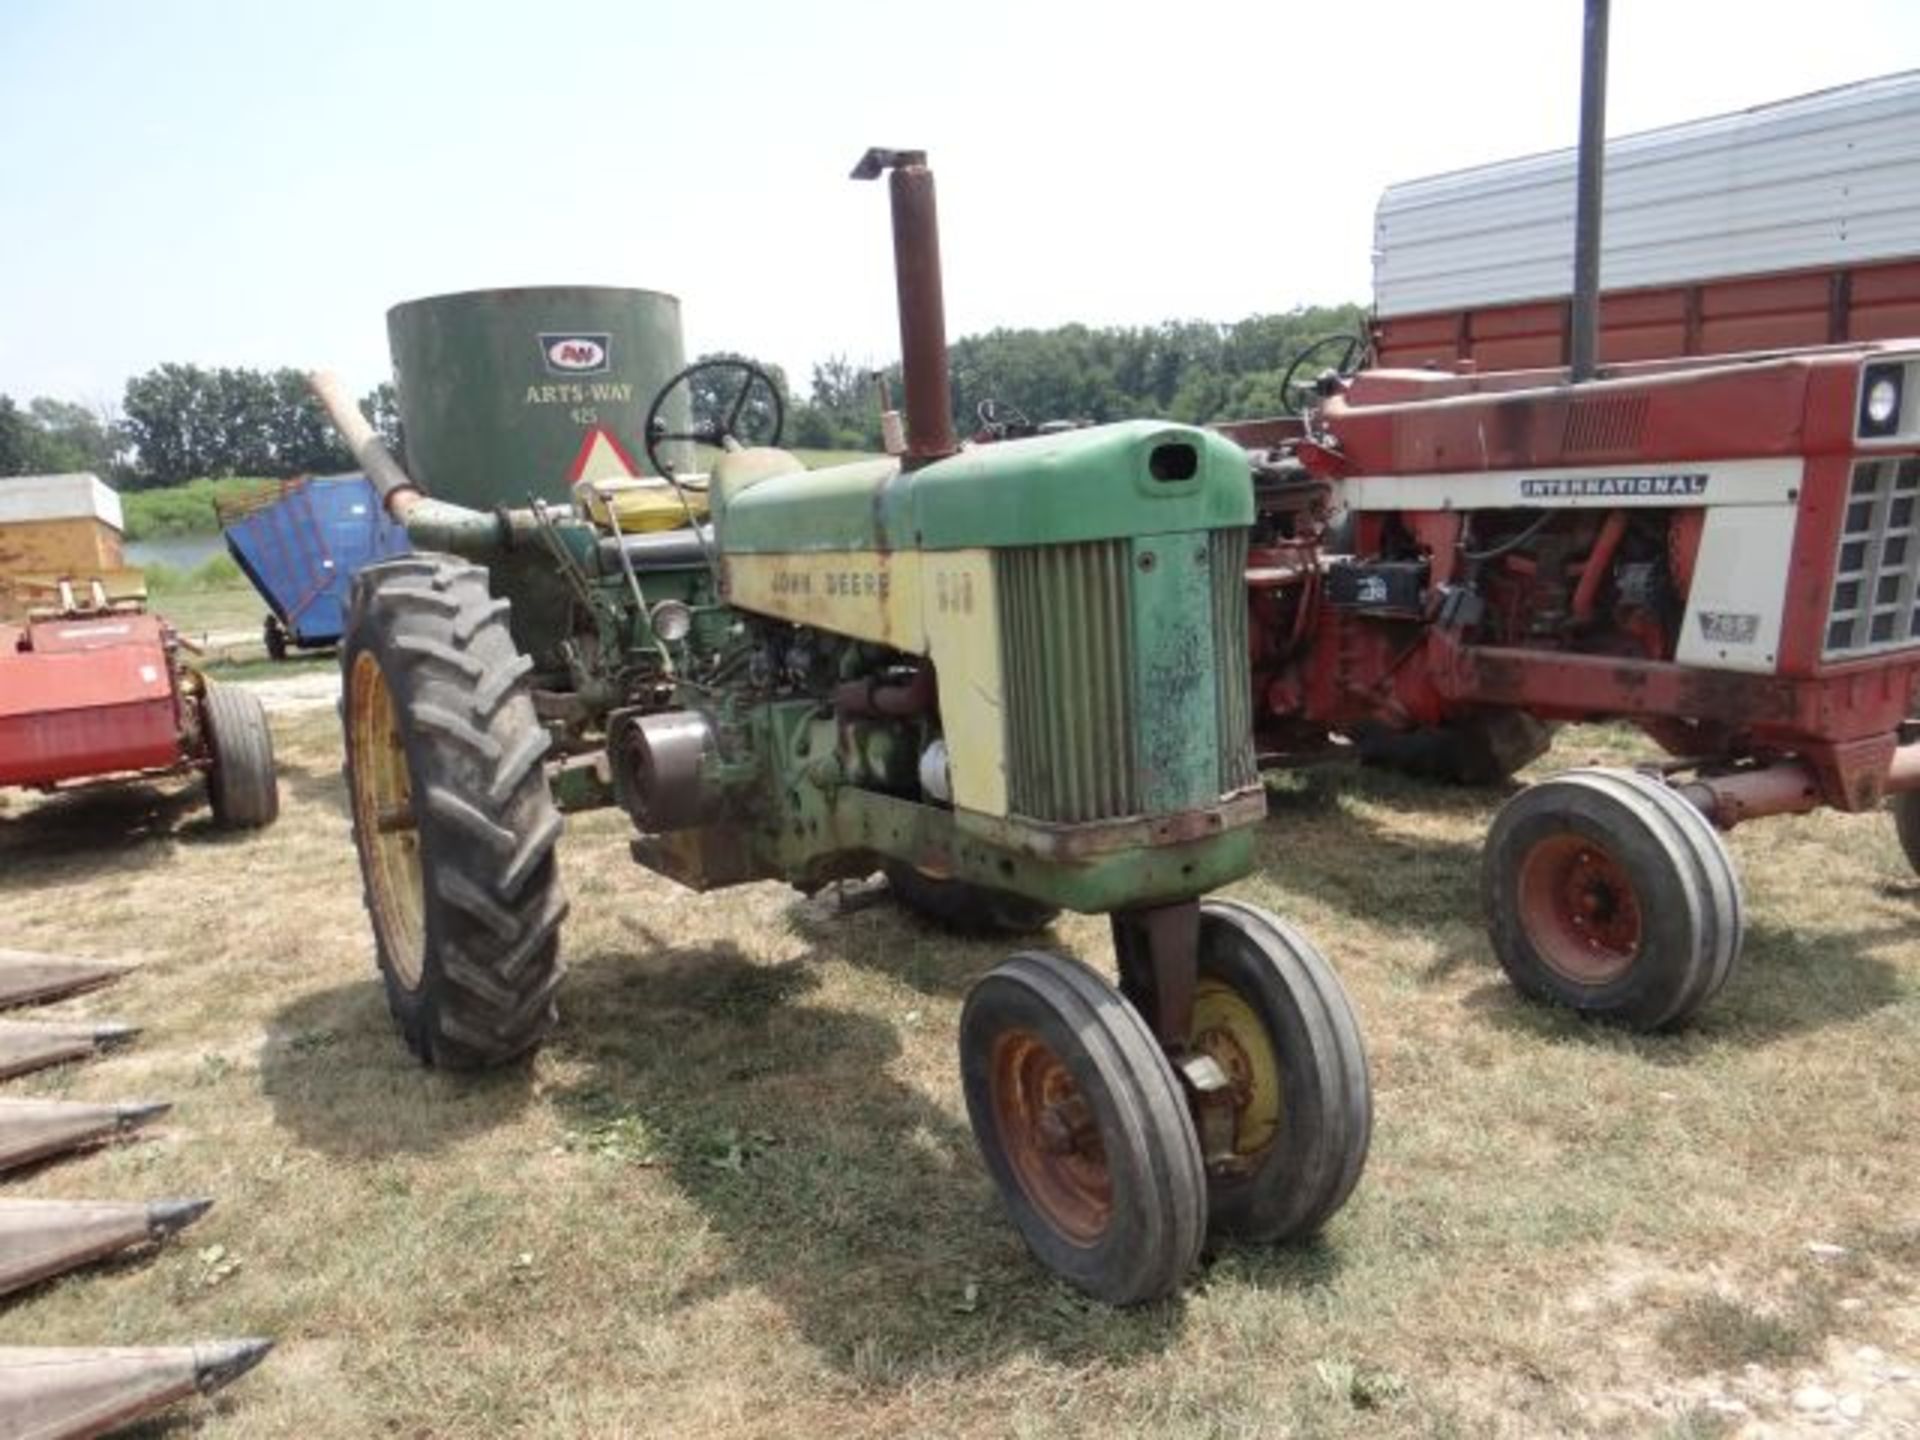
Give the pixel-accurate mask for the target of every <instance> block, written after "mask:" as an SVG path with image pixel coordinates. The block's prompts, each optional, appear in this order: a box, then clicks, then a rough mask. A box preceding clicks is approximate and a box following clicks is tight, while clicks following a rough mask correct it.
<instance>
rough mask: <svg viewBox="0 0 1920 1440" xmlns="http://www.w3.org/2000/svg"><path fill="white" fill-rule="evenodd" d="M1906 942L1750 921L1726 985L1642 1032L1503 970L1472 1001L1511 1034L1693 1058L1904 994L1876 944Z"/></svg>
mask: <svg viewBox="0 0 1920 1440" xmlns="http://www.w3.org/2000/svg"><path fill="white" fill-rule="evenodd" d="M1903 943H1911V933H1910V932H1909V931H1908V930H1906V929H1904V928H1902V927H1898V926H1891V927H1886V928H1882V929H1856V930H1850V931H1846V932H1844V933H1841V934H1831V933H1829V934H1822V935H1814V936H1808V935H1800V934H1797V933H1796V932H1794V931H1792V930H1787V929H1784V928H1782V927H1780V926H1776V925H1769V924H1758V925H1750V926H1749V927H1748V929H1747V936H1746V946H1745V948H1744V950H1743V951H1742V955H1741V960H1740V962H1739V963H1737V964H1736V965H1735V967H1734V971H1733V974H1732V975H1731V976H1729V977H1728V980H1727V984H1726V987H1725V988H1724V989H1723V990H1721V992H1720V993H1719V994H1718V995H1716V996H1715V997H1714V998H1713V999H1712V1000H1710V1001H1709V1002H1708V1003H1707V1006H1706V1008H1705V1009H1704V1010H1702V1011H1701V1012H1700V1013H1699V1014H1698V1015H1696V1016H1695V1017H1694V1018H1693V1020H1692V1021H1690V1022H1689V1023H1687V1024H1686V1025H1684V1026H1682V1027H1680V1028H1679V1029H1676V1030H1672V1031H1668V1032H1665V1033H1662V1034H1658V1035H1639V1034H1633V1033H1631V1032H1628V1031H1625V1030H1622V1029H1620V1028H1619V1027H1617V1026H1613V1025H1608V1024H1606V1023H1604V1022H1601V1021H1595V1020H1591V1019H1588V1018H1586V1017H1584V1016H1581V1015H1578V1014H1575V1013H1574V1012H1573V1011H1571V1010H1567V1009H1563V1008H1559V1007H1555V1006H1551V1005H1543V1004H1541V1003H1539V1002H1537V1001H1533V1000H1529V999H1527V998H1526V997H1525V996H1523V995H1522V994H1521V993H1520V992H1519V991H1518V990H1516V989H1514V988H1513V986H1511V985H1509V984H1508V983H1506V980H1505V979H1504V977H1497V978H1495V979H1492V980H1490V981H1489V982H1488V983H1487V984H1485V985H1482V986H1479V987H1477V988H1476V989H1475V990H1473V991H1472V992H1471V993H1470V994H1469V995H1468V996H1467V998H1466V1001H1465V1004H1466V1006H1467V1008H1469V1009H1470V1010H1473V1011H1475V1012H1476V1013H1477V1014H1479V1015H1480V1016H1481V1017H1482V1018H1484V1019H1485V1020H1486V1021H1487V1022H1488V1023H1489V1024H1490V1025H1492V1026H1494V1027H1496V1028H1498V1029H1500V1030H1504V1031H1507V1032H1508V1033H1510V1034H1516V1035H1523V1036H1527V1037H1529V1038H1532V1039H1535V1040H1543V1041H1546V1042H1548V1043H1552V1044H1598V1045H1606V1046H1612V1047H1620V1046H1624V1047H1626V1048H1628V1049H1631V1050H1633V1051H1634V1052H1635V1053H1636V1054H1638V1055H1639V1056H1640V1057H1641V1058H1643V1059H1645V1060H1648V1061H1651V1062H1653V1063H1655V1064H1660V1065H1684V1064H1687V1063H1690V1062H1691V1061H1693V1060H1695V1059H1696V1058H1698V1057H1699V1056H1700V1055H1702V1054H1703V1053H1704V1052H1705V1051H1707V1050H1709V1049H1712V1048H1715V1047H1718V1046H1721V1045H1728V1044H1731V1045H1735V1046H1741V1047H1749V1048H1751V1047H1757V1046H1761V1045H1768V1044H1772V1043H1773V1042H1775V1041H1777V1040H1783V1039H1786V1038H1789V1037H1791V1036H1794V1035H1800V1034H1806V1033H1809V1032H1811V1031H1816V1030H1821V1029H1825V1028H1827V1027H1828V1026H1832V1025H1844V1024H1849V1023H1851V1022H1853V1021H1855V1020H1859V1019H1861V1018H1863V1017H1864V1016H1867V1015H1870V1014H1872V1013H1873V1012H1875V1011H1876V1010H1881V1009H1884V1008H1885V1007H1887V1006H1889V1005H1894V1004H1897V1003H1898V1002H1899V1001H1900V999H1901V998H1902V994H1903V989H1902V982H1901V975H1900V970H1899V968H1898V967H1897V966H1896V965H1894V964H1893V963H1892V962H1891V961H1889V960H1886V959H1883V958H1882V957H1881V956H1880V955H1878V954H1876V953H1875V952H1876V951H1878V950H1881V949H1885V948H1891V947H1894V946H1898V945H1900V944H1903Z"/></svg>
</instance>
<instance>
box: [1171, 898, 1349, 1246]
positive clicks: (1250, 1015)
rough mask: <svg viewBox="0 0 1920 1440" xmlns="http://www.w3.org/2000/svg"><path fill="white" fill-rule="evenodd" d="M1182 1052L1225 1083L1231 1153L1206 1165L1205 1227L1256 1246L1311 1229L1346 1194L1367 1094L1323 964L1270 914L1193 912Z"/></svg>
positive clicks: (1217, 903) (1342, 994)
mask: <svg viewBox="0 0 1920 1440" xmlns="http://www.w3.org/2000/svg"><path fill="white" fill-rule="evenodd" d="M1197 980H1198V983H1197V985H1196V987H1195V993H1194V1026H1193V1033H1192V1034H1191V1035H1190V1036H1189V1039H1188V1045H1189V1048H1190V1049H1191V1050H1192V1051H1193V1052H1194V1053H1196V1054H1204V1055H1210V1056H1212V1057H1213V1058H1214V1059H1215V1060H1216V1061H1218V1062H1219V1063H1220V1065H1221V1066H1222V1068H1224V1069H1225V1070H1226V1072H1227V1074H1228V1076H1229V1078H1230V1079H1231V1080H1232V1082H1233V1089H1234V1095H1235V1101H1236V1105H1235V1110H1236V1113H1235V1117H1234V1120H1235V1128H1234V1135H1233V1151H1234V1153H1233V1156H1232V1158H1231V1159H1230V1160H1227V1161H1225V1162H1221V1163H1214V1162H1212V1161H1210V1162H1209V1164H1208V1166H1207V1202H1208V1217H1207V1223H1208V1227H1209V1228H1210V1229H1211V1230H1212V1231H1214V1232H1215V1233H1216V1234H1221V1235H1232V1236H1236V1237H1238V1238H1240V1239H1245V1240H1255V1241H1262V1242H1267V1241H1277V1240H1291V1239H1297V1238H1299V1237H1301V1236H1305V1235H1311V1234H1312V1233H1313V1232H1314V1231H1315V1230H1318V1229H1319V1228H1320V1226H1321V1225H1322V1224H1324V1223H1325V1222H1326V1221H1327V1220H1328V1219H1329V1218H1330V1217H1331V1216H1332V1215H1333V1214H1334V1212H1335V1211H1337V1210H1338V1209H1339V1208H1340V1207H1341V1206H1342V1205H1344V1204H1346V1202H1347V1197H1348V1196H1350V1195H1351V1194H1352V1193H1353V1187H1354V1186H1355V1184H1357V1183H1358V1181H1359V1179H1360V1172H1361V1171H1362V1170H1363V1169H1364V1168H1365V1167H1366V1163H1367V1150H1368V1147H1369V1145H1370V1143H1371V1141H1372V1137H1373V1089H1372V1084H1371V1082H1370V1080H1369V1078H1368V1074H1367V1052H1366V1047H1365V1045H1364V1044H1363V1043H1362V1041H1361V1038H1360V1024H1359V1021H1358V1020H1357V1019H1356V1018H1355V1016H1354V1013H1353V1005H1352V1002H1351V1001H1349V1000H1348V999H1347V992H1346V989H1345V987H1344V986H1342V985H1341V983H1340V977H1339V976H1337V975H1336V974H1334V971H1333V967H1332V966H1331V965H1329V964H1328V963H1327V961H1326V959H1325V958H1324V957H1323V956H1322V955H1321V954H1320V952H1319V951H1318V950H1316V949H1315V948H1314V947H1313V945H1312V944H1311V943H1310V942H1309V941H1308V940H1307V939H1306V937H1305V936H1303V935H1301V934H1300V933H1299V932H1298V931H1297V930H1295V929H1293V928H1292V927H1291V926H1290V925H1288V924H1287V923H1286V922H1285V921H1283V920H1281V919H1280V918H1279V917H1278V916H1276V915H1273V914H1271V913H1270V912H1268V911H1266V910H1263V909H1261V908H1259V907H1258V906H1254V905H1246V904H1243V903H1241V902H1239V901H1235V900H1204V901H1202V902H1201V904H1200V954H1199V973H1198V977H1197Z"/></svg>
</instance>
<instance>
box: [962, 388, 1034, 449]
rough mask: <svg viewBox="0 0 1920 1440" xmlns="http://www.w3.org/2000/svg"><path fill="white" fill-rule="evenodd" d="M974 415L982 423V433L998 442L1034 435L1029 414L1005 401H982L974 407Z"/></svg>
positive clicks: (990, 399)
mask: <svg viewBox="0 0 1920 1440" xmlns="http://www.w3.org/2000/svg"><path fill="white" fill-rule="evenodd" d="M973 413H974V415H975V416H976V417H977V418H978V419H979V421H980V432H981V433H982V434H984V435H991V436H993V437H994V438H995V439H997V440H1009V439H1012V438H1013V437H1014V436H1015V435H1031V434H1033V421H1031V420H1029V419H1028V418H1027V412H1026V411H1024V410H1022V409H1021V408H1020V407H1019V406H1018V405H1009V404H1008V403H1007V402H1006V401H1004V400H995V399H992V398H988V399H985V400H982V401H981V402H980V403H979V404H978V405H976V406H974V407H973Z"/></svg>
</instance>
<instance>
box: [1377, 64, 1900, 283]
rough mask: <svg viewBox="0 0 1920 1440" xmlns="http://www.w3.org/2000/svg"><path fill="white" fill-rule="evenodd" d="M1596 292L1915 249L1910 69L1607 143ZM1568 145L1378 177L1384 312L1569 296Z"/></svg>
mask: <svg viewBox="0 0 1920 1440" xmlns="http://www.w3.org/2000/svg"><path fill="white" fill-rule="evenodd" d="M1605 190H1606V197H1605V198H1606V215H1605V220H1604V222H1603V233H1604V237H1605V238H1604V241H1603V251H1602V256H1601V267H1600V283H1601V286H1602V288H1604V289H1608V290H1617V289H1630V288H1634V287H1639V286H1651V285H1669V284H1676V283H1680V282H1683V281H1689V280H1701V279H1706V278H1709V277H1714V276H1724V275H1762V274H1769V273H1772V272H1777V271H1783V270H1796V269H1808V268H1813V267H1816V266H1823V265H1836V264H1853V263H1860V262H1864V261H1870V260H1880V259H1887V258H1890V257H1893V256H1900V255H1910V254H1913V253H1915V252H1916V251H1920V71H1909V72H1907V73H1905V74H1901V75H1893V76H1888V77H1886V78H1884V79H1880V80H1870V81H1866V82H1863V83H1861V84H1859V85H1849V86H1845V87H1842V88H1840V89H1837V90H1825V91H1821V92H1820V93H1818V94H1815V95H1807V96H1802V97H1800V98H1797V99H1793V100H1786V101H1782V102H1780V103H1778V104H1775V105H1767V106H1762V107H1760V108H1758V109H1755V110H1747V111H1742V112H1740V113H1738V114H1734V115H1722V116H1715V117H1713V118H1712V119H1707V120H1699V121H1693V122H1691V123H1688V124H1685V125H1676V126H1670V127H1668V128H1666V129H1662V130H1652V131H1648V132H1646V133H1645V134H1641V135H1628V136H1622V137H1620V138H1618V139H1615V140H1611V141H1609V142H1608V144H1607V167H1606V185H1605ZM1573 209H1574V152H1573V151H1572V150H1563V151H1558V152H1555V153H1554V154H1550V155H1537V156H1530V157H1528V158H1526V159H1522V160H1511V161H1504V162H1502V163H1500V164H1497V165H1487V166H1482V167H1480V168H1478V169H1473V170H1462V171H1456V172H1454V173H1452V174H1448V175H1438V176H1434V177H1432V178H1429V179H1424V180H1415V181H1410V182H1407V183H1405V184H1400V185H1394V186H1390V187H1389V188H1388V189H1387V191H1386V193H1385V194H1383V195H1382V196H1381V198H1380V205H1379V208H1378V209H1377V211H1376V212H1375V216H1374V303H1375V308H1376V309H1377V311H1378V312H1379V314H1380V315H1382V316H1393V315H1417V314H1421V313H1424V312H1428V311H1437V310H1449V309H1458V308H1462V307H1465V306H1473V305H1490V304H1501V303H1508V302H1512V301H1518V300H1530V299H1543V298H1548V297H1553V296H1560V295H1565V294H1566V293H1567V291H1568V289H1569V288H1570V286H1571V283H1572V276H1573Z"/></svg>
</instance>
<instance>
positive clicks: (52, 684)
mask: <svg viewBox="0 0 1920 1440" xmlns="http://www.w3.org/2000/svg"><path fill="white" fill-rule="evenodd" d="M183 758H184V752H183V750H182V746H181V736H180V707H179V699H178V696H177V695H176V693H175V690H174V675H173V667H172V665H171V664H170V663H169V660H168V656H167V648H166V640H165V630H164V627H163V626H162V624H161V622H160V621H159V620H158V619H157V618H155V617H154V616H152V615H100V616H88V617H85V618H78V617H76V618H71V619H62V620H41V621H34V622H32V623H30V624H28V625H26V626H24V627H21V626H14V625H0V785H48V784H53V783H54V782H56V781H61V780H75V779H80V778H82V777H86V776H93V775H113V774H120V773H124V772H127V771H134V770H161V769H167V768H170V767H172V766H174V765H177V764H179V763H180V761H181V760H182V759H183Z"/></svg>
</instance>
